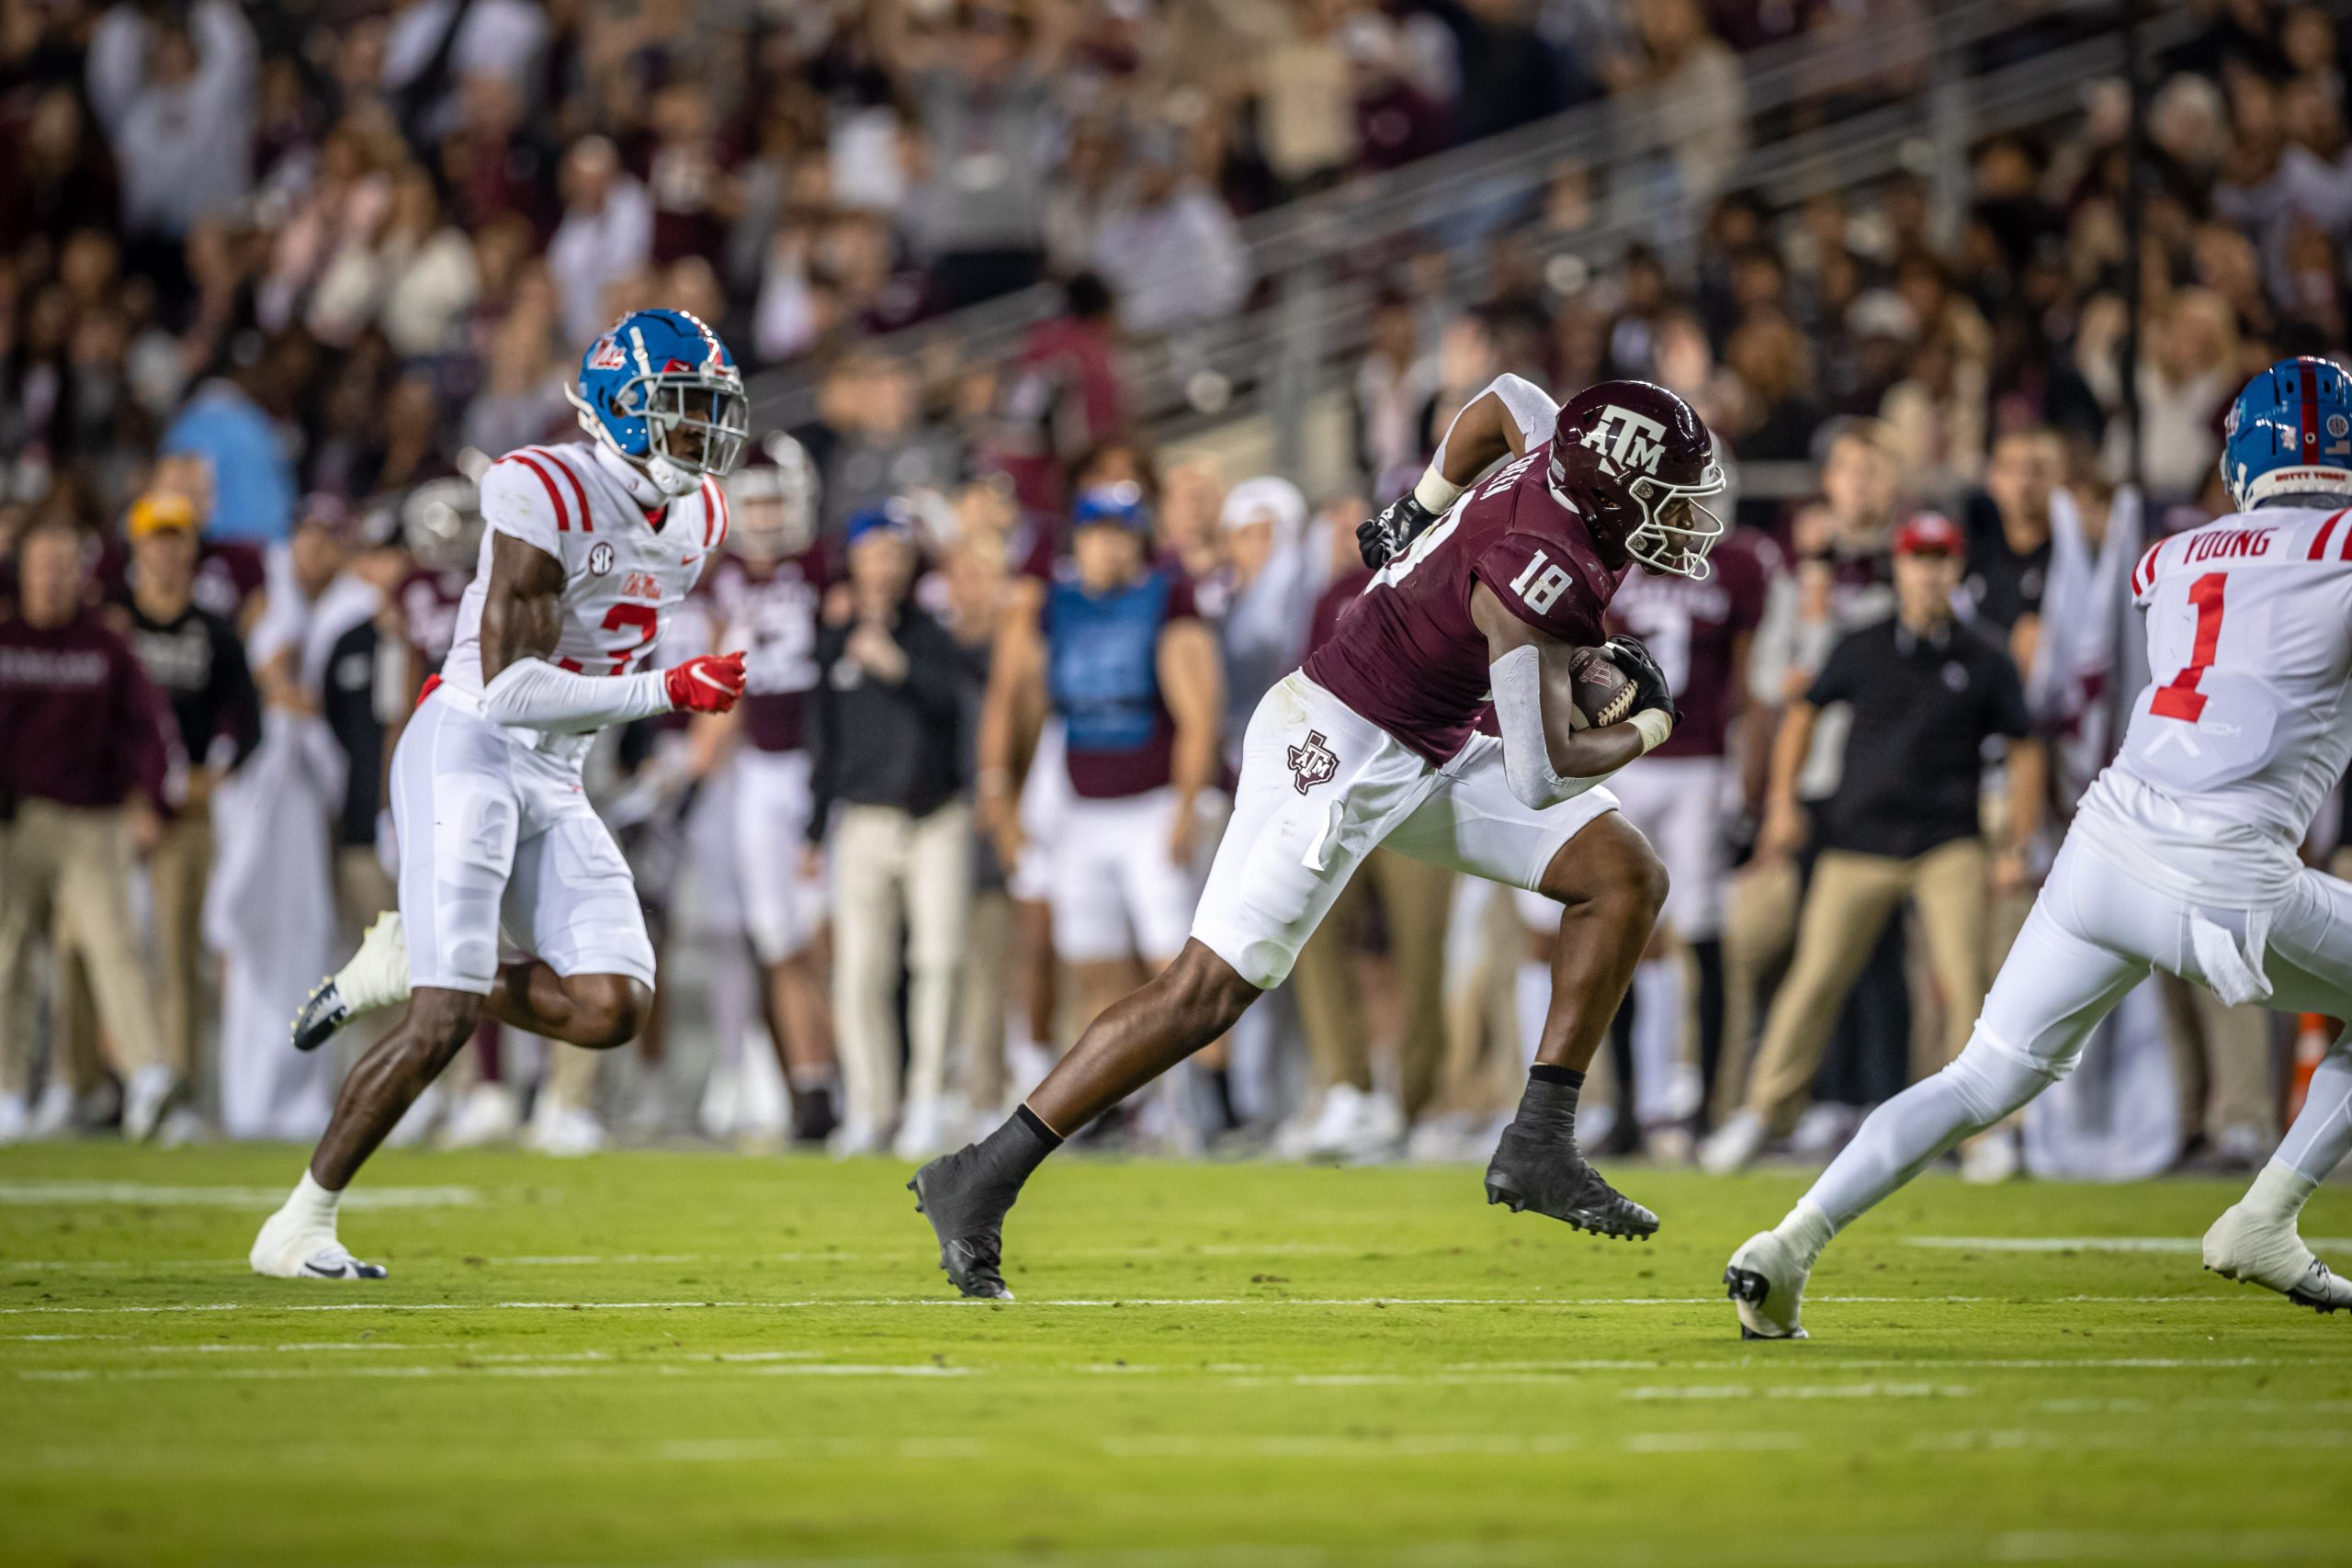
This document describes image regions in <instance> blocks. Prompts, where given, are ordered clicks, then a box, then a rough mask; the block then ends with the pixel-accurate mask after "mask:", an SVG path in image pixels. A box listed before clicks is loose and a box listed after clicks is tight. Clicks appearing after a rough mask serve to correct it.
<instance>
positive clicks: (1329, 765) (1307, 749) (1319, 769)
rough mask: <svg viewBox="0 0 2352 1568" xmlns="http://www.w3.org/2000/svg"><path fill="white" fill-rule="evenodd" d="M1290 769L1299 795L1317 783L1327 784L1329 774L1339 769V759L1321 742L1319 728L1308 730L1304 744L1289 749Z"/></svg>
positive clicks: (1321, 734)
mask: <svg viewBox="0 0 2352 1568" xmlns="http://www.w3.org/2000/svg"><path fill="white" fill-rule="evenodd" d="M1290 771H1291V773H1292V775H1293V777H1294V778H1295V781H1296V783H1297V784H1298V793H1299V794H1301V795H1305V794H1306V792H1307V791H1308V790H1311V789H1313V788H1314V787H1315V786H1316V785H1317V784H1329V782H1330V780H1331V776H1332V775H1333V774H1334V773H1338V772H1339V771H1340V759H1339V757H1338V755H1337V754H1336V753H1334V752H1333V751H1332V750H1331V749H1330V748H1329V746H1326V745H1324V744H1323V732H1322V731H1321V730H1319V729H1310V730H1308V731H1307V732H1306V745H1304V746H1294V747H1292V748H1291V749H1290Z"/></svg>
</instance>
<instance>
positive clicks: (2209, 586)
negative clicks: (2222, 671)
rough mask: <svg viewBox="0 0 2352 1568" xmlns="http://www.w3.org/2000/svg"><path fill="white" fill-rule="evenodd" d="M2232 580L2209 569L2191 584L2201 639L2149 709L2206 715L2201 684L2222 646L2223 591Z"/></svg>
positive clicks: (2161, 714)
mask: <svg viewBox="0 0 2352 1568" xmlns="http://www.w3.org/2000/svg"><path fill="white" fill-rule="evenodd" d="M2229 581H2230V578H2229V574H2228V573H2227V572H2222V571H2209V572H2207V573H2206V574H2205V575H2204V576H2202V577H2200V578H2199V579H2198V580H2197V581H2194V582H2192V583H2190V584H2189V585H2188V602H2189V603H2190V604H2194V605H2196V606H2197V642H2196V646H2195V647H2193V648H2191V649H2189V653H2188V663H2187V664H2184V665H2182V666H2181V670H2180V673H2179V674H2177V675H2175V676H2174V677H2173V678H2172V679H2171V680H2170V681H2169V682H2165V684H2164V685H2162V686H2159V687H2157V688H2156V694H2155V695H2154V696H2153V697H2151V698H2150V699H2149V700H2148V711H2149V712H2150V713H2152V714H2154V715H2155V716H2157V717H2158V718H2177V719H2185V720H2187V721H2188V723H2191V724H2194V723H2196V722H2197V720H2198V719H2199V717H2200V716H2203V714H2204V712H2205V694H2204V693H2202V692H2200V691H2199V690H2198V689H2197V687H2198V684H2199V682H2202V681H2203V680H2204V679H2205V671H2208V670H2210V669H2211V668H2212V666H2213V655H2214V653H2215V652H2216V651H2217V650H2218V649H2220V647H2221V642H2222V590H2223V589H2224V588H2226V587H2228V586H2229Z"/></svg>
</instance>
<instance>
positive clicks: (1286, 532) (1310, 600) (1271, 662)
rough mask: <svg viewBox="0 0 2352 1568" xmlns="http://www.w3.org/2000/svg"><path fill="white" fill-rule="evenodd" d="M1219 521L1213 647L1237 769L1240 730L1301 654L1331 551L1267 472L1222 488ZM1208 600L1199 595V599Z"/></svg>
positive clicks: (1285, 486) (1296, 498)
mask: <svg viewBox="0 0 2352 1568" xmlns="http://www.w3.org/2000/svg"><path fill="white" fill-rule="evenodd" d="M1217 524H1218V531H1219V534H1220V536H1221V543H1222V545H1223V549H1222V552H1221V553H1222V555H1223V558H1224V560H1223V566H1222V569H1221V570H1220V571H1219V573H1218V577H1219V579H1220V581H1218V582H1217V583H1216V589H1217V591H1218V592H1217V594H1216V597H1218V598H1221V599H1222V602H1223V604H1222V608H1223V615H1222V617H1221V618H1220V619H1219V620H1218V622H1217V642H1218V644H1219V646H1220V647H1221V648H1222V649H1224V653H1225V735H1226V746H1227V751H1228V752H1229V753H1230V755H1231V759H1232V760H1233V761H1236V762H1237V764H1238V761H1239V756H1240V747H1241V732H1242V731H1243V730H1245V729H1247V728H1249V727H1250V713H1251V712H1252V711H1253V710H1254V709H1255V708H1256V707H1257V705H1258V699H1259V698H1261V697H1262V696H1264V695H1265V694H1266V693H1267V692H1268V691H1269V690H1270V689H1271V688H1272V686H1273V684H1274V682H1277V681H1279V680H1281V679H1282V678H1283V676H1285V675H1287V674H1289V673H1290V672H1291V671H1294V670H1295V669H1297V668H1298V661H1299V660H1300V659H1301V658H1303V657H1304V656H1305V655H1306V631H1307V623H1308V622H1309V621H1311V620H1312V619H1313V618H1314V615H1315V600H1316V596H1317V594H1319V593H1320V592H1322V591H1323V583H1324V581H1325V578H1326V577H1327V575H1328V570H1327V569H1328V562H1327V561H1325V560H1324V559H1323V558H1324V557H1326V556H1328V555H1329V553H1330V552H1329V551H1328V550H1326V551H1319V552H1318V551H1317V550H1314V549H1312V548H1310V547H1308V542H1307V538H1306V497H1305V496H1304V495H1302V494H1300V493H1299V489H1298V487H1297V486H1296V485H1295V484H1293V483H1291V482H1290V481H1289V480H1288V479H1282V478H1279V477H1277V476H1275V475H1272V474H1267V475H1264V476H1262V477H1261V478H1258V479H1244V480H1242V481H1241V482H1240V483H1239V484H1238V485H1235V486H1234V487H1233V488H1232V489H1231V490H1230V491H1227V492H1226V497H1225V505H1224V507H1223V508H1222V509H1221V510H1220V511H1219V512H1218V513H1217ZM1204 586H1205V585H1204ZM1210 597H1211V595H1210V594H1209V593H1207V592H1204V594H1203V598H1204V601H1205V600H1207V599H1208V598H1210Z"/></svg>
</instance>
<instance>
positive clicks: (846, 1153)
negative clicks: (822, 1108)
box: [825, 1114, 890, 1159]
mask: <svg viewBox="0 0 2352 1568" xmlns="http://www.w3.org/2000/svg"><path fill="white" fill-rule="evenodd" d="M889 1147H890V1140H889V1137H888V1134H885V1133H884V1131H883V1130H882V1128H880V1127H878V1126H876V1124H875V1123H874V1122H869V1121H867V1120H866V1119H865V1117H863V1116H858V1115H855V1114H852V1115H850V1116H849V1117H847V1118H845V1119H844V1120H843V1121H842V1124H841V1125H840V1126H839V1127H836V1128H834V1129H833V1134H832V1136H831V1137H830V1138H827V1139H826V1140H825V1152H826V1153H827V1154H830V1155H831V1156H833V1157H834V1158H835V1159H856V1158H858V1157H860V1156H865V1155H878V1154H882V1153H885V1152H887V1151H888V1148H889Z"/></svg>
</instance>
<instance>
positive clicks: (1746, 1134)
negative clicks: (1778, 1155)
mask: <svg viewBox="0 0 2352 1568" xmlns="http://www.w3.org/2000/svg"><path fill="white" fill-rule="evenodd" d="M1763 1152H1764V1118H1762V1117H1761V1116H1758V1114H1756V1112H1754V1111H1735V1112H1733V1113H1732V1118H1731V1120H1730V1121H1728V1122H1724V1124H1723V1125H1722V1126H1720V1127H1718V1128H1716V1129H1715V1130H1714V1132H1713V1134H1710V1135H1709V1136H1708V1138H1707V1141H1706V1142H1705V1143H1703V1144H1702V1145H1699V1168H1700V1169H1702V1170H1703V1171H1705V1172H1706V1173H1707V1174H1708V1175H1709V1176H1730V1175H1732V1174H1734V1173H1735V1172H1737V1171H1742V1170H1746V1169H1747V1168H1748V1167H1749V1166H1751V1165H1753V1164H1755V1163H1756V1156H1758V1155H1759V1154H1762V1153H1763Z"/></svg>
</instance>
